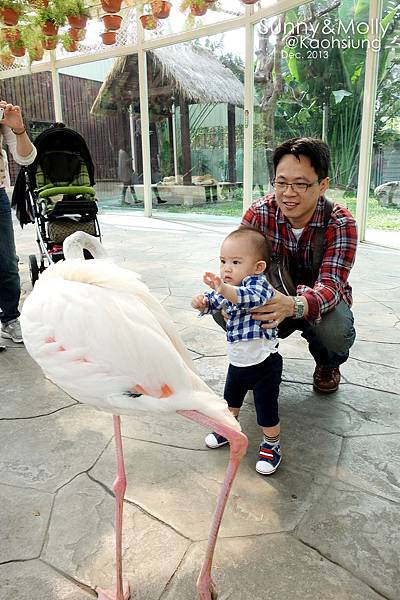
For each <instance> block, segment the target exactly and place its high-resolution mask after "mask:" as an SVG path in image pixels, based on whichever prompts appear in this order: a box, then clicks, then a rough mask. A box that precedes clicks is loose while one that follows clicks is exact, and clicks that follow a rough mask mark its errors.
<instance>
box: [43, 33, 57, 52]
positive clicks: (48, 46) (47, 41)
mask: <svg viewBox="0 0 400 600" xmlns="http://www.w3.org/2000/svg"><path fill="white" fill-rule="evenodd" d="M57 42H58V38H57V37H56V36H51V37H50V36H49V37H45V38H44V39H43V48H44V49H45V50H55V49H56V47H57Z"/></svg>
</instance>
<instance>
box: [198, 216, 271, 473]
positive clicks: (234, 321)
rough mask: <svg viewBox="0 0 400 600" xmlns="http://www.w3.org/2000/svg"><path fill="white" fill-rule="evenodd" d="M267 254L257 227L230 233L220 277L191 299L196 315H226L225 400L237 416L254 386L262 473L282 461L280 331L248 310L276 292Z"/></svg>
mask: <svg viewBox="0 0 400 600" xmlns="http://www.w3.org/2000/svg"><path fill="white" fill-rule="evenodd" d="M270 255H271V244H270V242H269V240H268V239H267V238H266V237H265V236H264V234H263V233H261V232H260V231H258V230H257V229H254V228H252V227H241V228H240V229H237V230H235V231H233V232H232V233H230V234H229V235H228V236H227V237H226V238H225V240H224V241H223V243H222V246H221V256H220V276H218V275H215V274H214V273H208V272H207V273H205V274H204V277H203V281H204V283H205V284H206V285H208V286H209V287H210V288H211V290H210V291H207V292H204V294H200V295H198V296H195V297H194V298H193V300H192V306H193V308H196V309H197V310H199V311H200V316H202V315H205V314H214V313H216V312H218V311H221V310H222V311H224V313H225V314H226V317H227V321H226V334H227V342H228V345H227V355H228V358H229V363H230V364H229V368H228V374H227V378H226V383H225V390H224V398H225V400H226V401H227V403H228V406H229V410H230V411H231V413H232V414H233V415H234V416H235V417H236V418H237V419H238V417H239V412H240V408H241V406H242V404H243V400H244V397H245V395H246V393H247V392H248V390H253V394H254V404H255V408H256V413H257V423H258V424H259V425H260V426H261V427H262V430H263V434H264V437H263V440H262V443H261V445H260V452H259V456H258V460H257V463H256V471H257V472H258V473H261V474H262V475H271V474H272V473H274V472H275V471H276V469H277V468H278V466H279V464H280V462H281V450H280V442H279V433H280V424H279V415H278V396H279V385H280V382H281V377H282V357H281V355H280V354H279V353H278V339H277V336H278V330H277V328H273V329H263V328H262V322H261V321H257V320H254V319H253V318H252V316H251V312H250V311H251V310H252V309H254V308H256V307H258V306H261V305H262V304H265V303H266V302H268V300H270V299H271V298H272V296H273V295H274V290H273V289H272V287H271V286H270V284H269V283H268V280H267V278H266V276H265V274H264V272H265V271H266V269H267V267H268V265H269V261H270ZM205 442H206V445H207V446H208V447H209V448H219V447H221V446H224V445H225V444H227V443H228V440H226V439H225V438H224V437H222V436H220V435H219V434H217V433H215V432H213V433H210V434H208V435H207V437H206V439H205Z"/></svg>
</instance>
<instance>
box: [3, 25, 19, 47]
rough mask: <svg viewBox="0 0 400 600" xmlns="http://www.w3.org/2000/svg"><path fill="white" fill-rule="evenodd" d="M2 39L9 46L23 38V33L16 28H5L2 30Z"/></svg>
mask: <svg viewBox="0 0 400 600" xmlns="http://www.w3.org/2000/svg"><path fill="white" fill-rule="evenodd" d="M1 37H2V38H3V40H4V41H6V42H8V43H9V44H15V42H18V40H19V39H20V38H21V32H20V31H19V29H14V27H13V28H10V29H7V28H4V29H2V30H1Z"/></svg>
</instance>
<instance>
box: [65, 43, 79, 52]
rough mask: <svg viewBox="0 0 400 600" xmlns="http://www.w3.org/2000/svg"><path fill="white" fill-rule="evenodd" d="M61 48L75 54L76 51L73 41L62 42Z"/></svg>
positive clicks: (76, 45)
mask: <svg viewBox="0 0 400 600" xmlns="http://www.w3.org/2000/svg"><path fill="white" fill-rule="evenodd" d="M63 48H64V50H65V51H66V52H76V51H77V50H78V44H77V43H76V41H75V40H71V41H70V42H69V43H65V42H64V44H63Z"/></svg>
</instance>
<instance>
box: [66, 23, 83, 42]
mask: <svg viewBox="0 0 400 600" xmlns="http://www.w3.org/2000/svg"><path fill="white" fill-rule="evenodd" d="M68 35H69V36H70V38H71V40H74V42H81V41H82V40H84V39H85V36H86V29H75V27H70V28H69V29H68Z"/></svg>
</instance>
